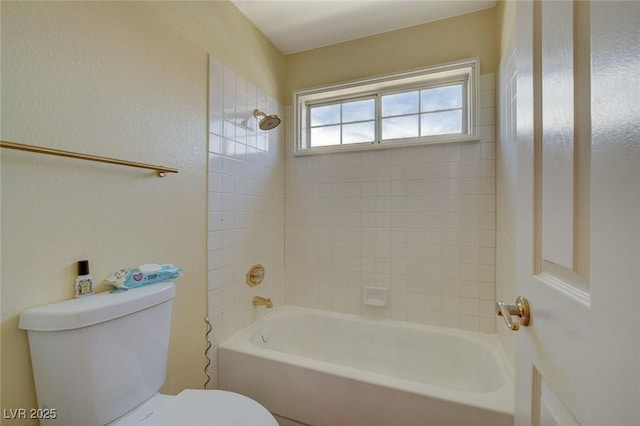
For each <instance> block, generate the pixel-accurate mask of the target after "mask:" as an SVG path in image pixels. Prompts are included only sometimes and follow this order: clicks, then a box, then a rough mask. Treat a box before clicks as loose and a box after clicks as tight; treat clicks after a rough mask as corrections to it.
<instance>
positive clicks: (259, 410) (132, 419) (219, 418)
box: [110, 389, 278, 426]
mask: <svg viewBox="0 0 640 426" xmlns="http://www.w3.org/2000/svg"><path fill="white" fill-rule="evenodd" d="M116 425H117V426H133V425H141V426H175V425H181V426H205V425H211V426H218V425H219V426H278V422H276V419H275V418H274V417H273V416H272V415H271V413H269V411H267V409H266V408H264V407H263V406H262V405H260V404H259V403H258V402H256V401H254V400H252V399H250V398H247V397H246V396H243V395H240V394H237V393H234V392H228V391H220V390H194V389H187V390H184V391H182V392H180V393H179V394H178V395H176V396H168V395H161V394H157V395H156V396H154V397H153V398H151V399H150V400H149V401H147V402H145V403H144V404H143V405H142V406H140V407H138V408H136V409H135V410H134V411H133V412H131V413H129V414H128V415H126V416H124V417H122V418H120V419H118V420H117V421H115V422H113V423H110V426H116Z"/></svg>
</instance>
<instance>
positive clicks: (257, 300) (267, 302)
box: [252, 296, 273, 309]
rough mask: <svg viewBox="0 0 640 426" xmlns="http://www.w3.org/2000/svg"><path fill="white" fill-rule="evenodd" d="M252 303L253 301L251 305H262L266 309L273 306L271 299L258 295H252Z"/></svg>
mask: <svg viewBox="0 0 640 426" xmlns="http://www.w3.org/2000/svg"><path fill="white" fill-rule="evenodd" d="M252 303H253V306H264V307H266V308H267V309H271V308H273V302H272V301H271V299H266V298H264V297H260V296H253V301H252Z"/></svg>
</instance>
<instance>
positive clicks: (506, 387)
mask: <svg viewBox="0 0 640 426" xmlns="http://www.w3.org/2000/svg"><path fill="white" fill-rule="evenodd" d="M507 365H508V363H507V360H506V358H505V356H504V354H503V353H502V351H501V350H500V349H499V344H498V340H497V337H496V336H493V335H486V334H479V333H470V332H464V331H458V330H451V329H444V328H438V327H429V326H421V325H413V324H408V323H402V322H396V321H388V320H378V319H363V318H361V317H358V316H353V315H345V314H338V313H334V312H326V311H318V310H314V309H307V308H299V307H292V306H284V307H280V308H278V309H277V310H275V311H274V312H272V313H270V314H269V315H267V316H265V317H264V318H263V319H262V320H260V321H259V322H257V323H255V324H253V325H252V326H250V327H249V328H247V329H245V330H243V331H241V332H240V333H238V334H236V335H234V336H233V337H231V338H230V339H228V340H227V341H225V342H224V343H222V344H221V345H220V346H219V348H218V375H219V381H220V387H221V388H222V389H226V390H231V391H235V392H239V393H242V394H244V395H247V396H249V397H251V398H253V399H255V400H257V401H259V402H260V403H261V404H263V405H264V406H266V407H267V408H268V409H269V410H270V411H271V412H272V413H274V414H276V415H278V416H280V417H281V418H283V419H286V421H287V422H288V423H289V424H295V423H293V422H290V421H295V422H298V423H301V424H308V425H314V426H322V425H327V426H339V425H345V426H346V425H348V426H358V425H362V426H375V425H394V426H401V425H412V426H413V425H456V426H461V425H479V426H482V425H492V426H496V425H513V397H514V390H513V374H512V372H511V371H510V369H509V367H507Z"/></svg>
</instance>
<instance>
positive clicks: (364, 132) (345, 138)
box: [342, 121, 375, 143]
mask: <svg viewBox="0 0 640 426" xmlns="http://www.w3.org/2000/svg"><path fill="white" fill-rule="evenodd" d="M374 139H375V126H374V122H373V121H367V122H364V123H354V124H345V125H343V126H342V143H361V142H373V140H374Z"/></svg>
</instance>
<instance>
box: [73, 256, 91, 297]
mask: <svg viewBox="0 0 640 426" xmlns="http://www.w3.org/2000/svg"><path fill="white" fill-rule="evenodd" d="M75 292H76V297H84V296H90V295H92V294H93V277H92V276H91V275H89V261H88V260H80V261H78V278H76V283H75Z"/></svg>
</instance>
